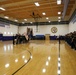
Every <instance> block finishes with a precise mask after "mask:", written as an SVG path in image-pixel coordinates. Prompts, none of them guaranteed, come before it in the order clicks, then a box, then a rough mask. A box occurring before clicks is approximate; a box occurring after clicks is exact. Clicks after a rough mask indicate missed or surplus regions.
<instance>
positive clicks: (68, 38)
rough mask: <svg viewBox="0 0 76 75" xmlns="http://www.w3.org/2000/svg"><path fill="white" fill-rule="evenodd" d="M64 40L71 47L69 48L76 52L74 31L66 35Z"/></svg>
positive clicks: (75, 34) (75, 33)
mask: <svg viewBox="0 0 76 75" xmlns="http://www.w3.org/2000/svg"><path fill="white" fill-rule="evenodd" d="M65 40H66V41H67V43H68V44H69V45H70V46H71V48H73V49H75V50H76V31H74V32H71V33H69V34H66V35H65Z"/></svg>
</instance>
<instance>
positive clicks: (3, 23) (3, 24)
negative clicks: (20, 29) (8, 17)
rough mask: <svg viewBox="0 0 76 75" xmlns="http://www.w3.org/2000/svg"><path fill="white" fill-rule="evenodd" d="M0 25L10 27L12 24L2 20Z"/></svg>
mask: <svg viewBox="0 0 76 75" xmlns="http://www.w3.org/2000/svg"><path fill="white" fill-rule="evenodd" d="M0 26H1V27H7V28H9V27H10V24H8V23H5V22H1V21H0Z"/></svg>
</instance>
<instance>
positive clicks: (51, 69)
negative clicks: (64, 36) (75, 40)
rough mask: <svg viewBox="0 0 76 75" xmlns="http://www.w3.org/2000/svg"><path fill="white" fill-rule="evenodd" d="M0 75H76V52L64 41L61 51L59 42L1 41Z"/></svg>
mask: <svg viewBox="0 0 76 75" xmlns="http://www.w3.org/2000/svg"><path fill="white" fill-rule="evenodd" d="M59 55H60V57H59ZM0 75H76V52H75V51H74V50H72V49H71V47H70V46H69V45H68V44H67V43H66V42H64V41H61V45H60V51H59V43H58V41H42V40H33V41H30V42H29V43H27V44H19V45H14V46H13V44H12V41H7V42H1V41H0Z"/></svg>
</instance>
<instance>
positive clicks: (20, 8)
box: [0, 0, 75, 22]
mask: <svg viewBox="0 0 76 75" xmlns="http://www.w3.org/2000/svg"><path fill="white" fill-rule="evenodd" d="M35 2H38V3H39V4H40V6H38V7H37V6H35V4H34V3H35ZM74 4H75V0H70V2H69V5H68V8H67V12H66V15H65V17H66V19H65V20H68V19H69V18H68V16H69V15H70V13H71V11H72V8H73V5H74ZM0 7H3V8H4V9H5V11H2V10H0V16H1V17H4V16H8V17H9V19H10V20H15V19H17V20H18V21H19V22H23V21H24V19H27V21H28V22H29V21H33V20H34V19H32V16H31V15H32V13H33V12H34V14H35V15H37V14H38V15H39V16H40V17H41V21H47V20H46V17H48V18H49V21H57V20H58V17H60V16H62V14H60V15H58V12H59V11H60V12H63V8H64V4H63V3H61V4H60V5H57V0H0ZM43 12H45V13H46V15H43V14H42V13H43Z"/></svg>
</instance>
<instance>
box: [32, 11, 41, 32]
mask: <svg viewBox="0 0 76 75" xmlns="http://www.w3.org/2000/svg"><path fill="white" fill-rule="evenodd" d="M31 16H32V17H33V18H34V20H35V24H36V32H38V22H39V20H40V18H41V16H40V15H39V14H35V13H34V12H33V13H32V15H31Z"/></svg>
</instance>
